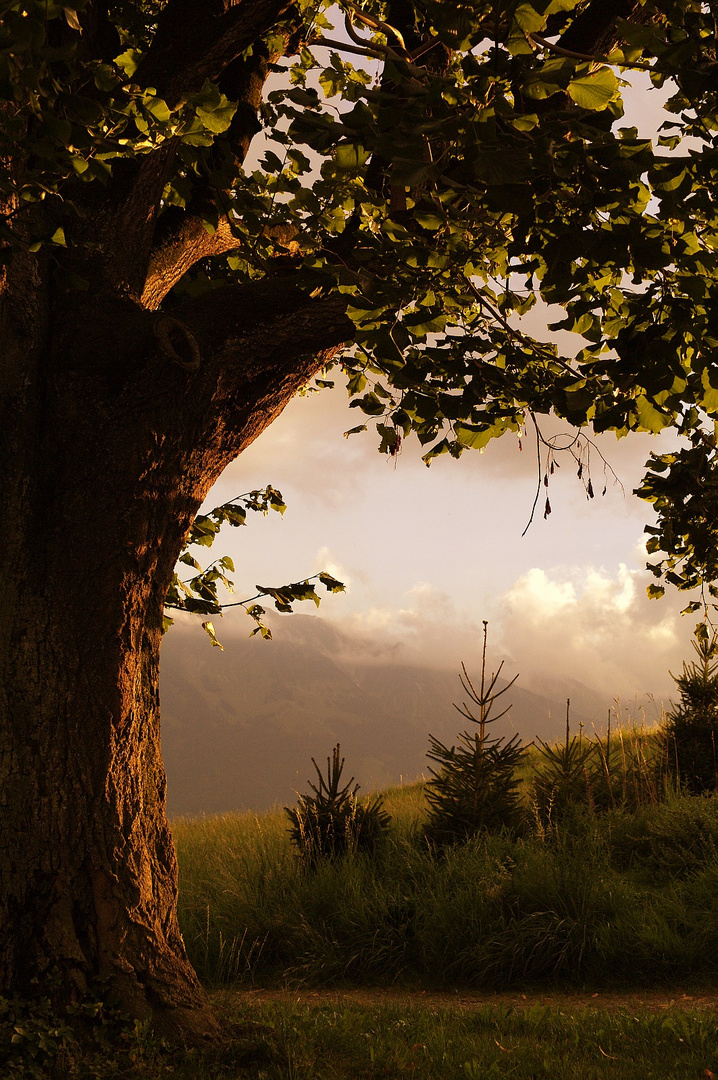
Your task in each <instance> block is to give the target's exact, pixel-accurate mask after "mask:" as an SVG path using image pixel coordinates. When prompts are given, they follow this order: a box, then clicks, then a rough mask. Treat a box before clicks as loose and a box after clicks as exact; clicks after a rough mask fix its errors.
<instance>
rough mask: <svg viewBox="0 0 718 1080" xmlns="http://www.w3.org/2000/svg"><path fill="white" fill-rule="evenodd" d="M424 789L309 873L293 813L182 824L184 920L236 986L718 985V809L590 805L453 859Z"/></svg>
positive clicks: (690, 803) (211, 972) (395, 802)
mask: <svg viewBox="0 0 718 1080" xmlns="http://www.w3.org/2000/svg"><path fill="white" fill-rule="evenodd" d="M423 806H424V803H423V792H422V786H421V784H417V785H411V786H407V787H403V788H395V789H392V790H390V791H388V792H387V793H386V807H387V809H388V810H389V812H390V813H391V815H392V821H393V824H392V828H391V831H390V833H389V836H388V837H387V838H386V840H385V841H384V842H383V844H382V845H381V846H380V848H379V850H378V851H377V852H376V853H375V854H374V855H373V856H371V857H369V856H363V855H354V856H352V857H349V858H346V859H342V860H335V861H329V862H328V863H326V864H325V865H321V866H319V867H318V869H317V870H316V871H315V872H312V873H308V872H307V871H306V870H303V869H302V867H301V865H300V864H299V863H298V861H297V859H296V858H295V855H294V853H293V850H292V848H291V846H290V843H289V840H288V836H287V829H286V817H285V815H283V813H282V811H281V810H278V811H275V812H272V813H269V814H265V815H262V816H261V817H259V818H258V817H256V816H253V815H238V816H225V817H221V818H207V819H194V820H184V821H182V820H180V821H177V822H176V823H175V836H176V840H177V845H178V852H179V861H180V871H181V884H180V920H181V925H182V928H183V933H184V936H185V942H186V944H187V947H188V949H189V952H190V956H191V959H192V962H193V963H194V965H195V966H196V968H197V970H198V971H199V972H200V975H201V977H202V978H203V980H204V981H205V982H206V983H208V984H209V985H212V986H221V985H240V986H256V985H262V986H267V985H290V986H304V985H308V986H312V985H313V986H328V985H329V986H331V985H374V986H380V985H403V986H422V987H442V986H444V987H445V986H451V987H455V986H464V987H473V988H476V989H481V990H494V989H497V988H502V989H503V988H507V987H522V986H529V987H535V986H545V985H559V986H583V985H593V986H596V987H605V986H631V985H640V986H652V985H661V984H665V985H667V984H670V983H674V982H675V981H676V980H682V981H684V982H687V983H689V984H700V983H703V984H705V983H710V982H711V981H712V980H714V979H716V978H717V977H718V799H717V798H716V797H715V796H711V797H681V796H675V795H674V796H671V797H667V798H666V799H665V800H664V801H663V802H661V803H657V804H654V803H650V802H649V803H645V804H642V805H638V806H636V807H633V808H626V807H622V806H618V805H617V806H616V807H615V808H612V807H609V808H607V809H605V810H604V811H603V812H601V813H598V812H592V811H589V810H587V809H586V808H584V809H583V811H580V812H579V811H577V812H576V813H575V814H574V816H573V817H567V818H566V819H565V820H564V821H563V822H562V823H561V824H560V825H556V826H554V827H552V828H551V830H550V831H547V830H546V829H544V828H536V829H534V830H533V831H531V832H529V833H528V834H527V835H524V836H520V837H514V836H509V835H498V836H483V837H479V838H477V839H475V840H471V841H469V842H468V843H465V844H462V845H458V846H457V847H456V848H453V849H450V850H449V851H447V852H446V853H444V854H442V855H437V853H436V852H432V851H431V850H430V849H429V848H428V847H427V846H426V844H425V843H422V839H421V820H422V814H423V812H424V810H423Z"/></svg>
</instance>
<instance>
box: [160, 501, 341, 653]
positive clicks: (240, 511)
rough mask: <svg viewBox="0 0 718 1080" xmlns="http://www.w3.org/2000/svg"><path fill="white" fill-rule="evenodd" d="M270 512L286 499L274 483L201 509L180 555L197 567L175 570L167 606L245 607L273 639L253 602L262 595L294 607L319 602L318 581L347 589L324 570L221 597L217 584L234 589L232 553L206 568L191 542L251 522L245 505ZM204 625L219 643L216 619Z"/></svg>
mask: <svg viewBox="0 0 718 1080" xmlns="http://www.w3.org/2000/svg"><path fill="white" fill-rule="evenodd" d="M248 510H252V511H254V512H255V513H261V514H264V515H266V514H267V513H269V511H270V510H274V511H275V512H276V513H279V514H284V511H285V510H286V505H285V503H284V499H283V498H282V494H281V492H280V491H277V489H276V488H273V487H272V486H271V485H269V486H267V487H266V488H262V489H258V490H255V491H250V492H247V493H246V494H245V495H237V496H236V497H235V498H233V499H230V500H229V501H228V502H226V503H223V504H222V505H221V506H217V507H215V508H214V510H210V512H209V513H207V514H198V515H197V517H195V519H194V522H193V524H192V526H191V528H190V530H189V533H188V536H187V541H186V545H185V549H184V551H183V552H182V554H181V555H180V558H179V565H180V566H189V567H191V568H192V570H194V571H195V574H194V575H193V576H192V577H190V578H185V579H183V578H181V577H180V575H179V573H178V572H177V571H175V572H174V574H173V575H172V581H171V583H170V586H169V589H168V590H167V595H166V598H165V610H166V609H168V608H169V609H174V610H178V611H188V612H192V613H193V614H199V615H207V616H209V615H220V616H221V615H222V612H223V611H224V609H225V608H229V607H243V608H244V609H245V610H246V612H247V614H248V615H249V616H250V618H251V619H253V620H254V622H255V623H256V626H255V628H254V629H253V630H252V635H254V634H261V636H262V637H263V638H264V639H265V640H270V639H271V637H272V631H271V630H270V629H269V627H268V626H267V625H266V624H265V622H264V620H263V616H264V615H265V614H266V611H265V609H264V608H263V607H262V606H261V605H260V604H257V603H255V601H256V600H259V599H260V598H261V597H263V596H268V597H270V599H271V600H272V601H273V602H274V606H275V608H276V609H277V611H283V612H291V611H293V607H292V605H293V604H294V603H296V602H297V601H300V600H312V601H313V602H314V604H315V605H316V606H317V607H319V604H320V602H321V597H320V596H319V594H318V592H317V590H316V586H315V585H314V584H313V582H314V581H318V582H319V583H320V584H321V585H323V586H324V588H325V589H326V591H327V592H334V593H336V592H343V591H344V585H343V584H342V582H341V581H337V579H336V578H334V577H332V575H331V574H328V573H326V572H325V571H321V572H320V573H318V574H314V575H313V576H312V577H311V578H307V579H305V580H304V581H299V582H294V583H292V584H289V585H282V586H279V587H276V586H271V585H256V586H255V588H256V590H257V591H256V594H255V595H254V596H251V597H249V598H248V599H246V600H239V601H237V602H236V603H222V601H221V600H220V596H219V586H220V585H222V586H224V588H225V589H226V590H227V591H228V592H230V593H232V592H234V582H233V580H232V579H231V578H230V577H229V576H228V575H229V574H233V573H234V562H233V561H232V559H231V558H230V557H229V556H228V555H224V556H222V557H221V558H220V559H215V560H214V561H213V562H211V563H210V564H209V565H208V566H206V567H205V568H204V569H203V568H202V566H201V565H200V563H199V562H198V561H197V559H196V558H195V557H194V555H192V553H191V552H190V550H189V549H190V547H192V546H197V547H211V546H212V544H213V543H214V540H215V538H216V536H217V534H218V532H219V530H220V529H221V527H222V525H224V524H229V525H231V526H232V527H233V528H239V527H240V526H243V525H246V523H247V511H248ZM172 622H173V620H172V619H171V618H170V617H169V616H168V615H165V616H164V629H165V630H168V629H169V627H170V626H171V625H172ZM202 627H203V629H204V630H205V632H206V633H207V634H208V636H209V638H210V640H211V642H212V644H213V645H216V646H218V647H219V648H220V649H221V648H223V646H222V645H221V644H220V642H219V640H218V638H217V636H216V633H215V628H214V624H213V623H212V622H211V621H209V620H208V619H207V620H205V621H203V623H202Z"/></svg>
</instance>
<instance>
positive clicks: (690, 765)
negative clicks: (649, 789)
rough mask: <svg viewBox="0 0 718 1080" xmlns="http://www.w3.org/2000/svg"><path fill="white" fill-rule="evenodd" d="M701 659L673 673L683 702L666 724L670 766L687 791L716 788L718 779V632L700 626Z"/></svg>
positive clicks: (697, 647) (697, 640)
mask: <svg viewBox="0 0 718 1080" xmlns="http://www.w3.org/2000/svg"><path fill="white" fill-rule="evenodd" d="M692 644H693V648H694V649H695V651H696V653H697V654H698V662H697V663H696V662H695V661H694V662H693V663H691V664H686V663H684V664H683V672H682V674H681V675H673V676H672V678H673V679H674V680H675V683H676V685H677V686H678V690H679V693H680V702H679V703H678V705H676V706H675V708H674V709H673V711H672V712H671V713H669V714H668V718H667V723H666V727H665V739H666V744H665V752H666V769H667V772H668V775H669V777H671V778H673V779H674V781H675V782H676V784H677V785H678V786H680V788H681V789H682V790H683V791H685V792H686V793H690V794H694V795H700V794H702V793H703V792H707V791H715V790H716V782H717V780H718V746H717V745H716V744H717V743H718V636H717V635H716V634H715V633H713V634H709V633H708V630H707V628H706V625H705V623H699V624H698V626H697V627H696V632H695V640H694V641H693V643H692Z"/></svg>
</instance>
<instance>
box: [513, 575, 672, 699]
mask: <svg viewBox="0 0 718 1080" xmlns="http://www.w3.org/2000/svg"><path fill="white" fill-rule="evenodd" d="M649 580H652V579H651V578H650V577H649V575H648V574H647V573H646V572H645V571H642V570H631V569H629V568H628V567H627V566H626V565H625V564H621V565H620V566H619V567H618V568H617V570H616V571H615V573H614V574H609V573H607V572H606V571H605V570H602V569H597V568H595V567H589V568H583V569H581V570H577V569H574V570H568V569H565V568H562V569H560V570H554V571H552V572H550V573H549V572H547V571H544V570H540V569H537V568H534V569H531V570H529V571H528V573H526V574H523V575H522V576H521V577H520V578H519V579H518V580H517V581H516V582H515V583H514V585H513V586H512V587H511V588H510V589H509V590H508V591H507V592H506V593H505V594H504V596H503V597H502V598H501V600H500V601H499V603H498V605H497V607H498V612H499V613H498V624H499V638H500V643H501V647H502V648H503V650H504V651H505V652H506V653H508V654H509V655H510V656H511V658H512V660H513V662H514V663H515V664H516V665H517V666H518V667H519V669H520V670H521V671H522V672H525V673H526V675H527V676H528V677H532V676H533V677H534V678H535V677H537V676H540V677H543V678H554V677H561V676H563V677H567V678H573V679H577V680H579V681H580V682H584V683H586V684H588V685H589V686H593V687H595V688H596V689H608V690H609V691H610V693H611V694H612V695H621V696H625V695H629V696H630V695H632V694H634V693H635V692H639V693H654V694H655V695H657V696H665V695H666V694H668V693H670V692H671V690H672V681H671V679H670V675H669V668H672V669H675V667H676V666H677V665H678V664H679V661H680V658H681V656H682V655H684V654H685V653H686V651H687V644H688V640H689V638H690V634H691V631H692V629H693V627H692V624H690V623H689V622H687V621H686V620H685V619H684V620H682V619H681V617H680V614H679V610H680V608H681V607H682V606H683V604H684V602H685V601H684V600H683V598H679V597H678V596H668V597H667V598H666V599H664V600H662V601H655V600H649V599H648V598H647V596H646V592H645V586H646V584H647V582H648V581H649Z"/></svg>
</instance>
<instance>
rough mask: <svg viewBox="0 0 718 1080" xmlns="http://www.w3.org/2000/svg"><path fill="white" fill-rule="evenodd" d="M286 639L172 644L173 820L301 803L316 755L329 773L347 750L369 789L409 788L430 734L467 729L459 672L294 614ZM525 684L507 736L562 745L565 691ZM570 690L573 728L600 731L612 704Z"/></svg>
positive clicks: (166, 701)
mask: <svg viewBox="0 0 718 1080" xmlns="http://www.w3.org/2000/svg"><path fill="white" fill-rule="evenodd" d="M285 626H286V627H289V626H291V632H286V633H285V632H284V628H285ZM282 631H283V632H281V633H279V634H278V635H277V636H276V638H275V640H274V641H273V642H271V643H264V642H261V641H258V640H257V639H251V640H248V639H245V638H241V639H236V638H235V639H233V640H231V641H226V645H227V649H226V652H224V653H220V652H219V650H217V649H212V648H211V647H210V646H209V643H208V642H207V640H206V638H205V636H204V635H203V634H202V632H201V631H200V630H199V629H195V628H185V627H176V628H174V629H173V630H172V632H171V633H170V634H169V635H168V637H167V639H166V641H165V643H164V645H163V654H162V715H163V729H162V731H163V735H162V741H163V751H164V758H165V763H166V766H167V773H168V779H169V809H170V812H171V813H172V814H198V813H221V812H224V811H229V810H237V809H251V810H257V811H260V810H263V809H266V808H267V807H269V806H272V805H273V804H274V803H276V802H279V803H282V802H293V801H294V799H295V794H294V793H295V792H296V791H297V790H306V781H307V779H308V778H310V777H312V778H313V776H314V770H313V767H312V764H311V760H310V759H311V757H312V756H314V757H315V758H316V759H317V761H318V762H319V763H320V764H323V762H324V759H325V758H326V756H327V755H328V754H329V753H330V752H331V749H332V747H333V746H334V745H335V744H336V743H337V742H340V743H341V747H342V752H343V753H344V754H345V755H346V758H347V769H348V770H350V772H349V773H348V775H351V774H352V773H353V774H354V775H355V776H356V779H357V781H358V782H359V783H360V784H361V785H362V789H363V790H364V791H366V790H370V789H371V788H373V787H379V786H382V785H386V784H390V783H397V782H399V780H400V779H401V778H402V777H403V779H404V780H411V779H414V778H415V777H416V776H418V775H420V774H421V773H422V772H426V771H427V768H428V764H429V763H428V761H427V759H426V748H427V745H428V733H429V732H431V733H432V734H434V735H436V736H437V737H438V738H440V739H442V740H443V741H444V742H447V743H451V742H452V741H454V739H455V737H456V734H457V733H458V732H459V731H460V730H462V729H463V727H464V726H466V722H465V721H464V720H463V718H462V717H461V716H460V715H459V714H458V713H457V712H456V710H455V709H454V708H453V707H452V702H461V701H462V700H463V699H464V697H465V695H464V694H463V691H462V688H461V685H460V683H459V678H458V671H459V665H458V663H457V668H456V670H455V671H442V670H434V669H432V668H430V667H426V666H423V667H420V666H417V665H416V664H415V663H413V664H412V663H408V662H407V661H406V660H405V659H404V658H403V656H402V652H403V650H402V649H401V648H400V647H399V648H397V649H394V650H392V652H391V653H390V654H389V655H387V654H386V653H382V654H381V655H382V658H383V662H377V659H376V656H377V650H374V649H372V648H371V646H367V645H366V643H364V642H357V641H355V640H354V639H352V638H350V637H348V636H347V635H344V634H342V633H341V632H340V631H338V630H337V629H336V627H334V626H332V625H331V624H329V623H326V622H324V621H323V620H321V619H320V618H318V617H317V618H314V617H311V616H294V617H293V618H292V620H284V621H283V624H282ZM477 668H478V665H477ZM469 670H470V672H472V674H475V675H476V677H477V679H478V670H477V671H475V672H474V671H473V670H472V669H471V668H469ZM520 684H521V680H520V679H519V681H518V682H517V683H516V685H515V686H514V687H513V688H512V689H511V690H510V691H509V693H508V694H507V695H506V696H505V698H504V699H502V700H505V701H506V702H509V701H510V702H511V703H512V709H511V714H510V717H507V718H506V720H503V721H501V722H500V727H499V725H497V730H500V731H501V732H506V733H513V732H514V731H518V732H519V733H520V734H521V736H522V738H523V739H524V741H526V742H529V741H531V739H532V738H534V737H535V736H536V735H540V736H541V737H542V738H544V739H546V738H548V739H552V738H556V737H558V736H559V735H560V734H561V733H562V732H563V730H564V726H565V715H566V701H565V696H566V695H565V693H564V692H563V691H562V690H561V689H560V688H556V690H555V691H554V692H552V693H542V694H537V693H533V692H532V691H530V690H528V689H525V688H523V687H522V686H521V685H520ZM568 692H569V693H571V696H572V699H575V706H574V705H573V704H572V713H571V715H572V724H573V726H574V728H575V729H576V730H577V729H578V724H579V723H583V724H584V726H585V727H586V728H588V729H589V730H590V729H591V725H592V724H595V725H596V726H598V725H599V724H600V722H601V720H602V719H604V718H605V710H606V708H607V706H608V705H609V704H610V700H604V699H603V698H602V697H601V696H600V695H599V694H597V693H596V692H595V691H593V690H591V689H590V688H589V687H585V686H581V685H580V684H574V685H573V686H572V687H570V688H569V691H568Z"/></svg>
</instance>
